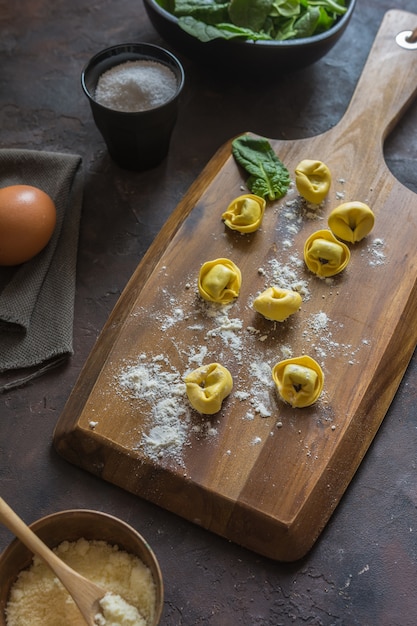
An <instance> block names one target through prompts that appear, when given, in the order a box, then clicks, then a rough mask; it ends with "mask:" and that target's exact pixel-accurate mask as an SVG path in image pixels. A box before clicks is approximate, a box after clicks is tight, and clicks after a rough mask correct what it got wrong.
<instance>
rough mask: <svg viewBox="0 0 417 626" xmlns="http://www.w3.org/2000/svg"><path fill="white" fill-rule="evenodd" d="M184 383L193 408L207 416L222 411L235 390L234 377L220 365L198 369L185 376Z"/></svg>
mask: <svg viewBox="0 0 417 626" xmlns="http://www.w3.org/2000/svg"><path fill="white" fill-rule="evenodd" d="M184 382H185V387H186V392H187V396H188V400H189V401H190V404H191V406H192V407H193V408H194V409H195V410H196V411H198V412H199V413H203V414H206V415H213V414H214V413H217V412H218V411H220V409H221V406H222V402H223V400H224V399H225V398H226V397H227V396H228V395H229V394H230V392H231V391H232V388H233V378H232V375H231V374H230V372H229V370H228V369H227V368H226V367H223V365H220V364H219V363H210V364H209V365H203V366H202V367H198V368H197V369H195V370H194V371H192V372H190V374H187V376H185V378H184Z"/></svg>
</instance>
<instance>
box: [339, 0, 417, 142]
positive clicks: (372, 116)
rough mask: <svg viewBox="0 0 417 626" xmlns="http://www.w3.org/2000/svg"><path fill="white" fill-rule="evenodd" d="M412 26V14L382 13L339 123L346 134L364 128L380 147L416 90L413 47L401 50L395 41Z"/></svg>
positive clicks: (414, 21) (415, 22)
mask: <svg viewBox="0 0 417 626" xmlns="http://www.w3.org/2000/svg"><path fill="white" fill-rule="evenodd" d="M416 27H417V15H414V14H413V13H408V12H405V11H397V10H391V11H388V12H387V13H386V14H385V16H384V19H383V21H382V23H381V26H380V28H379V31H378V33H377V36H376V38H375V41H374V43H373V46H372V48H371V51H370V53H369V56H368V59H367V61H366V64H365V67H364V69H363V72H362V74H361V77H360V79H359V81H358V83H357V86H356V89H355V92H354V94H353V97H352V99H351V102H350V104H349V107H348V109H347V111H346V113H345V115H344V117H343V118H342V120H341V122H340V124H341V125H342V126H346V129H349V130H350V132H356V133H359V132H361V130H360V129H367V131H366V135H367V137H372V138H373V140H374V141H377V140H378V139H380V140H381V148H382V145H383V142H384V139H385V138H386V137H387V135H388V134H389V132H390V131H391V130H392V129H393V128H394V126H395V125H396V123H397V122H398V120H399V119H400V117H401V115H402V114H403V113H404V112H405V110H406V108H407V106H408V105H409V104H410V103H411V101H412V99H413V97H414V95H415V93H416V91H417V44H414V45H411V46H408V47H403V46H402V45H400V43H398V41H397V38H398V39H399V40H400V41H401V40H402V41H404V40H406V37H407V31H408V32H409V31H413V30H414V29H415V28H416ZM406 43H407V42H406ZM346 52H347V55H348V51H346ZM347 62H349V61H347Z"/></svg>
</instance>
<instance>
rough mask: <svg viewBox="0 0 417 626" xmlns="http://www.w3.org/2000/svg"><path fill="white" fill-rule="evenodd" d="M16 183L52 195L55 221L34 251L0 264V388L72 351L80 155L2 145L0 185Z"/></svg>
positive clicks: (28, 377)
mask: <svg viewBox="0 0 417 626" xmlns="http://www.w3.org/2000/svg"><path fill="white" fill-rule="evenodd" d="M19 184H25V185H33V186H34V187H38V188H40V189H42V190H43V191H45V192H46V193H47V194H49V195H50V196H51V198H52V199H53V200H54V202H55V205H56V209H57V223H56V227H55V230H54V233H53V235H52V238H51V240H50V242H49V243H48V245H47V246H46V248H44V250H42V251H41V252H40V253H39V254H38V255H37V256H36V257H34V258H33V259H31V260H30V261H27V262H26V263H23V264H22V265H19V266H16V267H13V268H9V267H0V392H3V391H6V390H8V389H11V388H14V387H17V386H21V385H22V384H24V383H25V382H27V381H28V380H32V379H33V378H34V377H36V376H39V375H40V374H42V373H43V372H44V371H46V370H48V369H50V368H51V367H53V366H55V365H57V364H59V363H61V362H62V361H63V360H65V359H66V358H67V357H68V356H70V355H71V354H72V353H73V346H72V341H73V320H74V296H75V276H76V261H77V247H78V234H79V224H80V215H81V206H82V170H81V157H80V156H78V155H73V154H61V153H51V152H40V151H35V150H14V149H3V150H0V187H6V186H8V185H19ZM17 370H19V371H17Z"/></svg>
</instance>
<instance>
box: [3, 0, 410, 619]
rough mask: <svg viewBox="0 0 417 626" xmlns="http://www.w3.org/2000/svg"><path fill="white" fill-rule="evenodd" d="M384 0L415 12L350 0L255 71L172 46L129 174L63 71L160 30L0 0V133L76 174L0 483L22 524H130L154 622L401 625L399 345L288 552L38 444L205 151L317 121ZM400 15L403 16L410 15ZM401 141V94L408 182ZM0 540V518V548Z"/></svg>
mask: <svg viewBox="0 0 417 626" xmlns="http://www.w3.org/2000/svg"><path fill="white" fill-rule="evenodd" d="M391 8H396V9H403V10H407V11H410V12H415V10H416V9H417V5H416V2H415V0H396V1H395V2H393V1H392V0H391V1H390V0H358V4H357V8H356V11H355V13H354V16H353V19H352V22H351V24H350V25H349V27H348V29H347V31H346V33H345V34H344V36H343V37H342V39H341V40H340V42H339V43H338V44H337V45H336V47H335V48H334V49H333V50H332V51H331V52H330V53H329V54H328V55H327V56H326V57H325V58H324V59H322V60H321V61H319V62H317V63H316V64H315V65H313V66H311V67H310V68H308V69H305V70H300V71H298V72H296V73H293V74H290V75H287V76H279V75H277V76H275V77H273V79H272V80H265V82H264V83H263V84H261V85H257V86H256V87H254V86H252V81H251V76H250V75H248V76H247V78H246V79H237V78H230V77H229V78H227V77H224V76H220V75H218V72H216V71H215V70H213V71H209V70H207V69H202V68H201V67H199V66H198V65H197V64H196V63H194V62H192V61H190V60H188V59H186V58H184V57H182V56H181V55H179V56H180V58H181V59H182V61H183V64H184V68H185V71H186V87H185V90H184V93H183V98H182V102H181V108H180V114H179V119H178V124H177V126H176V129H175V131H174V135H173V138H172V145H171V150H170V153H169V156H168V158H167V160H166V161H165V162H164V163H163V164H162V165H160V166H159V167H158V168H156V169H154V170H152V171H149V172H145V173H132V172H127V171H123V170H120V169H118V168H117V167H116V166H115V165H114V164H113V163H112V162H111V160H110V159H109V157H108V155H107V153H106V150H105V148H104V145H103V142H102V140H101V137H100V136H99V134H98V131H97V130H96V128H95V126H94V123H93V121H92V118H91V114H90V110H89V107H88V103H87V101H86V99H85V98H84V96H83V94H82V91H81V87H80V71H81V68H82V66H83V65H84V63H85V62H86V61H87V60H88V58H89V57H90V56H91V55H92V54H94V53H95V52H97V51H99V50H100V49H102V48H104V47H107V46H109V45H112V44H116V43H119V42H123V41H134V40H141V41H147V42H151V43H156V44H159V45H164V42H163V41H162V40H161V39H160V37H159V36H158V34H157V33H156V32H155V31H154V29H153V27H152V26H151V24H150V22H149V20H148V18H147V16H146V14H145V12H144V9H143V6H142V4H141V2H140V0H136V1H133V0H118V1H117V2H115V1H113V2H110V1H109V0H94V1H93V2H86V1H83V0H72V1H71V2H67V1H66V0H56V1H55V2H47V1H46V0H31V2H29V1H28V0H26V1H24V0H14V2H8V1H7V0H0V33H1V36H0V128H1V147H7V148H30V149H36V150H48V151H62V152H72V153H77V154H80V155H81V156H82V158H83V169H84V177H85V181H84V185H85V189H84V204H83V214H82V222H81V230H80V239H79V253H78V270H77V290H76V301H75V319H74V355H73V357H72V358H71V359H70V361H69V362H68V364H67V365H65V366H63V367H60V368H58V369H56V370H54V371H51V372H50V373H49V374H47V375H45V376H44V377H42V378H40V379H37V380H35V381H34V382H32V383H31V384H29V385H27V386H26V387H23V388H21V389H18V390H14V391H9V392H8V393H5V394H3V395H2V396H0V494H1V495H2V496H3V497H4V499H5V500H6V501H8V503H9V504H10V505H11V506H12V507H14V508H15V509H16V511H17V512H18V513H19V514H20V515H21V516H22V517H23V518H24V519H25V521H26V522H28V523H29V522H32V521H34V520H36V519H38V518H39V517H42V516H43V515H46V514H48V513H52V512H54V511H57V510H62V509H68V508H95V509H99V510H103V511H106V512H109V513H111V514H115V515H117V516H119V517H121V518H122V519H124V520H126V521H127V522H129V523H130V524H132V525H133V526H135V527H136V528H137V529H138V530H139V531H140V532H141V533H142V534H143V535H144V536H145V537H146V538H147V540H148V541H149V543H150V544H151V546H152V547H153V549H154V551H155V553H156V555H157V557H158V559H159V562H160V565H161V568H162V571H163V575H164V580H165V608H164V613H163V619H162V623H163V624H164V625H173V626H175V625H180V624H184V625H186V626H196V625H198V624H210V625H213V626H223V625H225V626H235V625H236V624H244V625H252V624H270V625H273V626H279V625H287V624H309V625H313V624H314V625H315V626H319V625H320V626H321V625H347V626H353V625H360V626H364V625H378V626H408V625H410V626H412V625H415V624H417V595H416V583H417V468H416V463H417V461H416V451H417V359H416V357H415V356H414V358H413V359H412V361H411V363H410V366H409V368H408V370H407V372H406V374H405V377H404V379H403V381H402V384H401V386H400V388H399V391H398V393H397V395H396V397H395V399H394V401H393V403H392V405H391V407H390V409H389V411H388V413H387V415H386V418H385V420H384V422H383V424H382V427H381V428H380V430H379V432H378V434H377V436H376V438H375V440H374V442H373V444H372V445H371V447H370V449H369V451H368V453H367V455H366V457H365V459H364V461H363V462H362V464H361V466H360V468H359V470H358V472H357V474H356V476H355V478H354V480H353V481H352V483H351V485H350V487H349V488H348V490H347V492H346V493H345V495H344V497H343V498H342V500H341V502H340V504H339V506H338V507H337V509H336V512H335V513H334V515H333V516H332V518H331V520H330V522H329V523H328V525H327V527H326V528H325V530H324V532H323V533H322V535H321V536H320V538H319V540H318V541H317V543H316V545H315V546H314V548H313V550H312V551H311V552H310V553H309V554H308V555H307V556H306V557H305V558H304V559H303V560H301V561H299V562H296V563H292V564H283V563H277V562H274V561H270V560H268V559H266V558H263V557H260V556H258V555H257V554H254V553H251V552H249V551H247V550H245V549H242V548H241V547H239V546H237V545H234V544H232V543H229V542H227V541H225V540H224V539H222V538H220V537H217V536H215V535H213V534H212V533H210V532H207V531H205V530H203V529H201V528H199V527H197V526H194V525H193V524H191V523H189V522H187V521H185V520H183V519H181V518H179V517H177V516H175V515H173V514H171V513H168V512H166V511H164V510H163V509H160V508H158V507H156V506H154V505H152V504H150V503H148V502H146V501H143V500H141V499H140V498H138V497H135V496H133V495H131V494H129V493H127V492H124V491H123V490H121V489H119V488H117V487H114V486H112V485H110V484H107V483H105V482H104V481H101V480H99V479H98V478H96V477H94V476H92V475H90V474H88V473H87V472H84V471H82V470H80V469H78V468H76V467H74V466H72V465H70V464H68V463H67V462H66V461H64V460H63V459H62V458H60V457H59V456H58V455H57V454H56V452H55V451H54V449H53V447H52V434H53V430H54V427H55V424H56V422H57V420H58V419H59V416H60V413H61V411H62V409H63V407H64V405H65V402H66V400H67V398H68V396H69V394H70V392H71V389H72V387H73V385H74V383H75V381H76V379H77V377H78V375H79V373H80V370H81V368H82V366H83V364H84V362H85V361H86V359H87V357H88V354H89V352H90V350H91V349H92V347H93V345H94V343H95V341H96V339H97V337H98V335H99V333H100V330H101V328H102V327H103V324H104V323H105V321H106V319H107V317H108V315H109V314H110V312H111V310H112V308H113V306H114V305H115V303H116V301H117V299H118V297H119V295H120V293H121V291H122V290H123V288H124V286H125V285H126V282H127V280H128V279H129V278H130V276H131V274H132V273H133V271H134V269H135V268H136V266H137V265H138V263H139V261H140V259H141V257H142V256H143V254H144V253H145V251H146V250H147V248H148V247H149V245H150V244H151V242H152V240H153V239H154V237H155V235H156V234H157V233H158V231H159V230H160V228H161V227H162V226H163V224H164V222H165V220H166V219H167V217H168V216H169V214H170V213H171V212H172V211H173V209H174V208H175V206H176V205H177V203H178V202H179V201H180V199H181V198H182V196H183V195H184V193H185V192H186V191H187V190H188V188H189V186H190V184H191V183H192V182H193V181H194V180H195V178H196V177H197V176H198V174H199V173H200V172H201V170H202V169H203V167H204V166H205V164H206V163H207V162H208V161H209V159H210V158H211V157H212V156H213V154H214V153H215V152H216V150H217V149H218V148H219V147H220V146H221V145H222V144H223V143H224V142H225V141H227V140H228V139H230V138H231V137H233V136H235V135H237V134H239V133H242V132H244V131H249V130H250V131H253V132H255V133H258V134H260V135H264V136H266V137H270V138H273V139H279V138H286V139H289V138H302V137H309V136H312V135H315V134H318V133H320V132H322V131H325V130H326V129H328V128H330V127H331V126H333V125H334V124H335V123H336V122H337V121H338V120H339V119H340V118H341V116H342V115H343V113H344V112H345V110H346V107H347V104H348V102H349V100H350V97H351V95H352V92H353V90H354V88H355V86H356V82H357V80H358V78H359V76H360V73H361V70H362V68H363V65H364V63H365V60H366V57H367V55H368V52H369V50H370V47H371V44H372V42H373V39H374V37H375V34H376V32H377V30H378V28H379V25H380V23H381V21H382V18H383V16H384V14H385V12H386V11H387V10H389V9H391ZM415 27H417V18H416V21H415V24H410V29H413V28H415ZM168 47H169V46H168ZM379 88H380V89H383V88H384V75H383V68H381V82H380V85H379ZM416 146H417V102H416V103H414V104H413V105H412V106H411V108H410V109H409V110H408V112H407V113H406V115H405V117H403V118H402V120H401V121H400V123H399V125H398V126H397V128H396V129H395V130H394V132H393V133H392V135H391V136H390V137H389V138H388V140H387V142H386V159H387V162H388V165H389V167H390V168H391V170H392V171H393V173H394V174H395V175H396V176H397V177H398V178H399V179H400V181H401V182H402V183H404V184H405V185H406V186H408V187H409V188H411V189H412V190H413V191H416V192H417V147H416ZM416 210H417V204H416ZM387 288H388V289H389V285H387ZM416 323H417V321H416ZM10 540H11V535H10V533H9V532H8V531H6V530H5V529H3V528H0V549H3V548H4V547H5V546H6V545H7V544H8V542H9V541H10Z"/></svg>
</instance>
